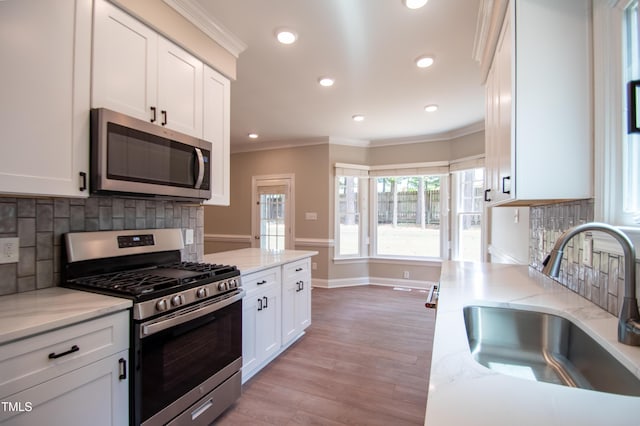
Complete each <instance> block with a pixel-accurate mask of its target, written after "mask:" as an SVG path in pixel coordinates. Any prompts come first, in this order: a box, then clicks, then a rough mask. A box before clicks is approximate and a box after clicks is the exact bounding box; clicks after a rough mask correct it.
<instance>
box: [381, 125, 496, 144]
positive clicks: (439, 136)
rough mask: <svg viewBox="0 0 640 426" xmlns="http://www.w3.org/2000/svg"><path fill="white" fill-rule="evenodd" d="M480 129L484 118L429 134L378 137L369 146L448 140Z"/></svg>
mask: <svg viewBox="0 0 640 426" xmlns="http://www.w3.org/2000/svg"><path fill="white" fill-rule="evenodd" d="M482 131H484V120H482V121H478V122H475V123H471V124H469V125H467V126H463V127H459V128H457V129H453V130H449V131H446V132H440V133H434V134H431V135H423V136H409V137H406V138H397V139H378V140H374V141H371V142H370V144H369V146H370V147H380V146H389V145H407V144H412V143H422V142H438V141H448V140H452V139H457V138H461V137H463V136H467V135H472V134H474V133H478V132H482Z"/></svg>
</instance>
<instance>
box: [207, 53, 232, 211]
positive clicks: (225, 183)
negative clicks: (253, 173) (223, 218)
mask: <svg viewBox="0 0 640 426" xmlns="http://www.w3.org/2000/svg"><path fill="white" fill-rule="evenodd" d="M230 97H231V82H230V81H229V79H228V78H226V77H224V76H223V75H222V74H219V73H218V72H216V71H214V70H213V69H211V68H210V67H208V66H206V65H205V67H204V120H203V126H204V139H205V140H207V141H209V142H211V143H212V144H213V150H212V152H211V199H210V200H208V201H205V204H216V205H224V206H228V205H229V173H230V170H229V156H230V151H229V138H230V129H229V126H230V122H231V119H230V113H229V110H230V101H229V99H230Z"/></svg>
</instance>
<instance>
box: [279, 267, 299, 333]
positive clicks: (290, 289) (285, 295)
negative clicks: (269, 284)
mask: <svg viewBox="0 0 640 426" xmlns="http://www.w3.org/2000/svg"><path fill="white" fill-rule="evenodd" d="M299 282H300V281H299V280H298V281H295V280H291V279H289V280H286V281H284V282H283V283H282V344H283V345H286V344H288V343H289V342H290V341H292V340H293V339H294V338H295V337H296V336H297V335H298V327H297V322H296V303H297V296H298V293H299V291H300V290H299V288H300V287H299Z"/></svg>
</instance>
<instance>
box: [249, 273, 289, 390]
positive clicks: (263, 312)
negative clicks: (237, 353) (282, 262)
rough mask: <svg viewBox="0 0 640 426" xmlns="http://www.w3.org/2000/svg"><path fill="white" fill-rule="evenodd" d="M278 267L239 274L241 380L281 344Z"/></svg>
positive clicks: (251, 374) (265, 360)
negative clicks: (244, 293)
mask: <svg viewBox="0 0 640 426" xmlns="http://www.w3.org/2000/svg"><path fill="white" fill-rule="evenodd" d="M280 277H281V272H280V267H275V268H270V269H266V270H264V271H260V272H256V273H254V274H249V275H246V276H243V277H242V286H243V287H244V289H245V291H246V292H247V293H246V295H245V296H244V299H243V300H242V307H243V311H242V381H243V382H244V381H246V380H247V379H248V378H249V377H251V376H253V375H254V374H255V373H256V372H257V371H258V370H259V369H260V368H262V367H263V366H264V365H265V364H266V363H267V362H268V361H270V358H271V357H273V356H274V355H275V354H276V352H277V351H278V350H279V349H280V346H281V345H282V334H281V318H282V317H281V313H280V309H281V305H280V298H281V295H280V291H281V290H280V289H281V285H282V284H281V279H280Z"/></svg>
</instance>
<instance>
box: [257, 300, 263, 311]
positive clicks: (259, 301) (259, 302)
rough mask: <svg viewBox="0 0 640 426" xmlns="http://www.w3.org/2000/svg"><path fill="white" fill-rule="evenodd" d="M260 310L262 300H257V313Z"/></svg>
mask: <svg viewBox="0 0 640 426" xmlns="http://www.w3.org/2000/svg"><path fill="white" fill-rule="evenodd" d="M261 310H262V299H258V311H261Z"/></svg>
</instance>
